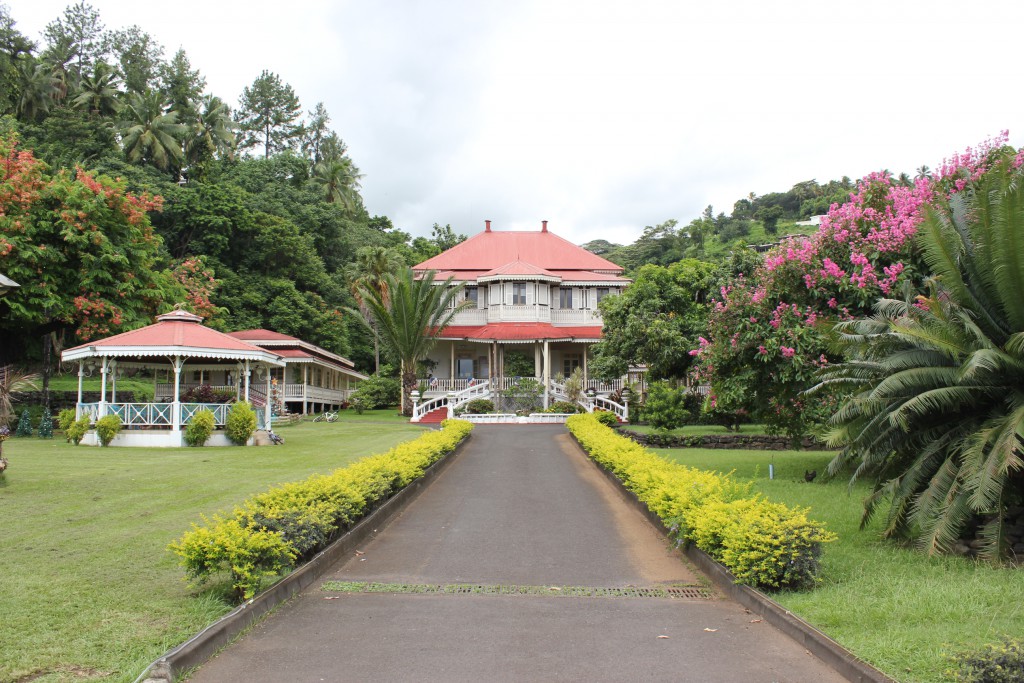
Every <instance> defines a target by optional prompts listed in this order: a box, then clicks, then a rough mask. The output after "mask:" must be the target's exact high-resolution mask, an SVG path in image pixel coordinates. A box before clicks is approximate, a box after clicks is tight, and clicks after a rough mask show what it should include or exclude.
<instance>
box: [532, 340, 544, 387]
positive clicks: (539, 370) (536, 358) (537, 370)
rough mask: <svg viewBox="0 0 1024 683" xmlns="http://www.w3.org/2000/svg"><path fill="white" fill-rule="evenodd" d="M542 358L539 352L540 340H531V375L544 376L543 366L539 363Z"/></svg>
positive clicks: (535, 376) (537, 377)
mask: <svg viewBox="0 0 1024 683" xmlns="http://www.w3.org/2000/svg"><path fill="white" fill-rule="evenodd" d="M542 362H543V358H542V356H541V352H540V342H533V376H534V378H536V379H540V378H542V377H543V376H544V367H543V366H542V365H541V363H542Z"/></svg>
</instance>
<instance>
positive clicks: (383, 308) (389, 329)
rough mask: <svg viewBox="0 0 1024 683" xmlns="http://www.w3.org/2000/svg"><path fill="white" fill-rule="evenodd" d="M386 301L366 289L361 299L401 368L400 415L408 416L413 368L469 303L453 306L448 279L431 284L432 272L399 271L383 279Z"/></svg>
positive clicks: (453, 293)
mask: <svg viewBox="0 0 1024 683" xmlns="http://www.w3.org/2000/svg"><path fill="white" fill-rule="evenodd" d="M385 280H386V284H387V288H386V291H387V298H385V297H383V296H381V294H380V292H379V291H377V290H374V289H372V288H370V287H364V288H362V291H361V296H362V299H363V301H364V302H365V305H366V307H367V308H368V309H369V311H370V314H371V315H372V316H373V319H374V321H375V322H376V323H377V331H378V333H379V334H380V337H381V339H382V340H383V341H384V343H385V344H386V345H387V346H388V347H390V349H391V351H392V353H394V355H395V357H396V358H397V359H398V360H399V361H400V363H401V366H402V370H401V372H402V412H403V414H405V415H407V416H411V415H412V402H411V400H410V398H409V397H410V395H411V394H412V391H413V389H415V388H416V364H417V363H418V362H419V361H421V360H423V359H424V358H426V357H427V354H429V353H430V351H431V350H432V349H433V348H434V346H435V345H436V344H437V340H438V337H439V336H440V334H441V332H442V330H444V328H445V327H447V326H448V325H449V324H450V323H451V321H452V319H453V318H454V317H455V315H456V314H457V313H458V312H459V311H461V310H462V309H463V308H464V307H466V306H467V305H470V302H468V301H463V302H462V303H461V304H458V305H455V301H456V298H457V297H458V294H459V291H460V290H461V287H457V286H454V285H453V284H452V279H451V278H448V280H446V281H445V282H444V283H442V284H435V282H434V272H433V271H428V272H427V273H424V274H423V275H419V276H418V275H416V274H415V273H413V271H412V269H411V268H408V267H403V268H402V269H401V270H399V271H398V272H396V273H391V274H389V275H387V276H386V277H385Z"/></svg>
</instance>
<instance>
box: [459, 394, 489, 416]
mask: <svg viewBox="0 0 1024 683" xmlns="http://www.w3.org/2000/svg"><path fill="white" fill-rule="evenodd" d="M465 412H467V413H469V414H470V415H482V414H483V413H493V412H494V401H491V400H489V399H486V398H474V399H473V400H472V401H467V402H466V410H465Z"/></svg>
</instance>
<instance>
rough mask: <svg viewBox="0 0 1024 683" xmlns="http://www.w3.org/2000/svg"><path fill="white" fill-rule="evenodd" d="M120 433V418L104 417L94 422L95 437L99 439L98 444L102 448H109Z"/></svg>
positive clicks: (116, 416)
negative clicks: (101, 445)
mask: <svg viewBox="0 0 1024 683" xmlns="http://www.w3.org/2000/svg"><path fill="white" fill-rule="evenodd" d="M120 431H121V417H120V416H118V415H104V416H103V417H101V418H100V419H98V420H96V435H97V436H98V437H100V443H101V444H103V445H104V446H109V445H110V442H111V441H113V440H114V437H115V436H117V435H118V433H120Z"/></svg>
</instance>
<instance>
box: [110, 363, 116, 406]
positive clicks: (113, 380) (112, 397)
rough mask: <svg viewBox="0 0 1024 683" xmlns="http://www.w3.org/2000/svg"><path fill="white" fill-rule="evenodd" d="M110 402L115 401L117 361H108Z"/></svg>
mask: <svg viewBox="0 0 1024 683" xmlns="http://www.w3.org/2000/svg"><path fill="white" fill-rule="evenodd" d="M110 402H111V403H117V361H116V360H111V361H110Z"/></svg>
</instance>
